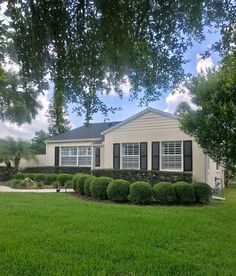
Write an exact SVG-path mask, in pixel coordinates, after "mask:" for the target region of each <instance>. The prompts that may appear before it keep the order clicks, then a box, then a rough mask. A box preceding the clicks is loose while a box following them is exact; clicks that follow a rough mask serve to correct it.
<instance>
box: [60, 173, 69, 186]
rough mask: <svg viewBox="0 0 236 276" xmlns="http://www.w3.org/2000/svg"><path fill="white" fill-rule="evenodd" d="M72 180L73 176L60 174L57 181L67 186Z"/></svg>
mask: <svg viewBox="0 0 236 276" xmlns="http://www.w3.org/2000/svg"><path fill="white" fill-rule="evenodd" d="M72 178H73V175H71V174H67V173H62V174H58V175H57V181H58V182H59V183H60V184H61V185H62V186H64V185H65V183H66V181H68V180H72Z"/></svg>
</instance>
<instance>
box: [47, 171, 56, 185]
mask: <svg viewBox="0 0 236 276" xmlns="http://www.w3.org/2000/svg"><path fill="white" fill-rule="evenodd" d="M55 181H57V174H55V173H51V174H46V183H47V184H49V185H51V184H52V183H53V182H55Z"/></svg>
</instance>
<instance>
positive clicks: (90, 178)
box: [84, 176, 95, 196]
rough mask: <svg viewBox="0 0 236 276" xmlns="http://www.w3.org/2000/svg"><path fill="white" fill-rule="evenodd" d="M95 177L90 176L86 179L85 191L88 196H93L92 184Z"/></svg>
mask: <svg viewBox="0 0 236 276" xmlns="http://www.w3.org/2000/svg"><path fill="white" fill-rule="evenodd" d="M93 179H95V176H89V177H88V178H86V179H85V181H84V192H85V194H86V196H91V191H90V184H91V182H92V181H93Z"/></svg>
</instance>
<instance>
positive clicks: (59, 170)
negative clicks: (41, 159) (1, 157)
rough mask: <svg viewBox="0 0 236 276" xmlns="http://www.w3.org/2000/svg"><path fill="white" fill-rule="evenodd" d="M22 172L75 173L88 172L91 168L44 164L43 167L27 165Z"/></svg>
mask: <svg viewBox="0 0 236 276" xmlns="http://www.w3.org/2000/svg"><path fill="white" fill-rule="evenodd" d="M21 171H22V172H24V173H44V174H48V173H56V174H61V173H67V174H76V173H87V174H89V173H90V171H91V168H89V167H70V166H68V167H66V166H45V167H27V168H24V169H22V170H21Z"/></svg>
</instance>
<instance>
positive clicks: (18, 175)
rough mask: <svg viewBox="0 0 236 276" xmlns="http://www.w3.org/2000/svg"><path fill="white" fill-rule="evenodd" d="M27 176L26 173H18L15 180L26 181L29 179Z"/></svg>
mask: <svg viewBox="0 0 236 276" xmlns="http://www.w3.org/2000/svg"><path fill="white" fill-rule="evenodd" d="M26 175H27V174H26V173H21V172H18V173H16V174H15V175H14V179H21V180H23V179H25V178H26V177H27V176H26Z"/></svg>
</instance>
